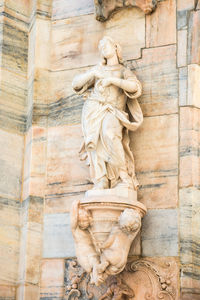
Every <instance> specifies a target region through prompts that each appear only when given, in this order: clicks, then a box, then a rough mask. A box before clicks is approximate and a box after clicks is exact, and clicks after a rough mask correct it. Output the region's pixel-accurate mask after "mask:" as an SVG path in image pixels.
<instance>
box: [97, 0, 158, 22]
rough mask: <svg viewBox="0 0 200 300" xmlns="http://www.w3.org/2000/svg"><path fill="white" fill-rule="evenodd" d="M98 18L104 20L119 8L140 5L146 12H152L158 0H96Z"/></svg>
mask: <svg viewBox="0 0 200 300" xmlns="http://www.w3.org/2000/svg"><path fill="white" fill-rule="evenodd" d="M94 5H95V11H96V19H97V20H98V21H101V22H104V21H106V20H108V18H109V17H110V16H111V15H112V14H113V13H114V12H116V11H117V10H119V9H121V8H123V7H134V6H136V7H139V8H140V9H142V10H143V11H144V13H145V14H150V13H152V12H153V11H154V10H155V9H156V6H157V0H94Z"/></svg>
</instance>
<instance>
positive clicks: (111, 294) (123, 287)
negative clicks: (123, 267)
mask: <svg viewBox="0 0 200 300" xmlns="http://www.w3.org/2000/svg"><path fill="white" fill-rule="evenodd" d="M133 297H134V292H133V290H132V289H131V288H130V287H129V286H128V285H127V284H125V283H124V282H123V281H122V279H121V278H120V277H116V278H114V280H113V282H112V283H111V285H110V286H109V288H108V289H107V291H106V293H105V294H104V295H102V296H101V297H100V298H99V300H129V299H133Z"/></svg>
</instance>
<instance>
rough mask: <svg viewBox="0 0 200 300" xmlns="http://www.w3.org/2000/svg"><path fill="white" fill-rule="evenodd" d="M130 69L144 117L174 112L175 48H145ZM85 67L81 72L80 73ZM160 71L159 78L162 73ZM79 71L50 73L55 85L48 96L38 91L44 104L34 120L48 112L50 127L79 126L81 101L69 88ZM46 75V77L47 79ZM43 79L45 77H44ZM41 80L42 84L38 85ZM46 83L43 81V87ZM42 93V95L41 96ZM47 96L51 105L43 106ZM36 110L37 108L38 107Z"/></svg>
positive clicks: (176, 78)
mask: <svg viewBox="0 0 200 300" xmlns="http://www.w3.org/2000/svg"><path fill="white" fill-rule="evenodd" d="M128 66H129V67H130V68H135V73H136V75H137V76H138V78H139V79H140V81H141V82H142V86H143V93H142V97H140V104H141V107H142V111H143V113H144V115H161V114H166V113H167V114H169V113H174V112H177V102H178V72H177V69H176V48H175V47H174V46H166V47H158V48H156V49H155V48H154V49H146V50H143V52H142V59H140V60H138V61H136V63H135V61H132V62H128ZM87 69H88V68H83V69H81V71H82V72H84V71H86V70H87ZM161 70H162V75H160V74H161ZM78 72H80V70H79V69H74V70H66V71H62V72H53V73H52V75H51V76H52V77H51V78H52V79H51V80H52V82H55V81H56V82H57V84H56V86H55V87H54V91H53V93H51V96H50V94H49V92H48V93H45V91H44V90H43V89H42V90H41V94H40V95H41V96H39V97H40V99H42V97H44V104H42V103H41V100H39V97H38V101H40V103H41V105H40V107H41V109H40V110H39V109H38V110H37V113H38V115H37V117H34V120H36V118H37V122H38V121H39V119H41V118H43V116H44V118H45V114H47V113H48V112H49V115H48V123H49V126H51V127H52V126H57V125H64V124H79V123H80V121H81V111H82V106H83V102H84V100H83V99H82V98H81V97H80V96H77V95H75V94H74V92H73V91H72V88H71V82H72V79H73V77H74V76H75V75H76V74H77V73H78ZM43 76H45V78H48V74H47V75H45V74H44V73H43V72H42V73H41V77H40V78H42V77H43ZM46 76H47V77H46ZM43 78H44V77H43ZM42 84H43V81H41V85H42ZM45 86H46V87H48V83H47V82H45V79H44V85H43V87H44V88H45ZM44 94H45V96H44ZM48 97H49V102H50V105H49V107H47V105H45V101H46V100H45V99H47V98H48ZM38 108H39V106H38Z"/></svg>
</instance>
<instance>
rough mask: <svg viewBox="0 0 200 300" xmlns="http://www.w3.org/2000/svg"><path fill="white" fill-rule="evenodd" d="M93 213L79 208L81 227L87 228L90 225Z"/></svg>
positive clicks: (79, 223)
mask: <svg viewBox="0 0 200 300" xmlns="http://www.w3.org/2000/svg"><path fill="white" fill-rule="evenodd" d="M90 219H91V214H90V212H89V211H88V210H86V209H84V208H79V210H78V225H79V227H80V228H81V229H87V228H88V227H89V226H90Z"/></svg>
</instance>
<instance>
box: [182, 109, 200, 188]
mask: <svg viewBox="0 0 200 300" xmlns="http://www.w3.org/2000/svg"><path fill="white" fill-rule="evenodd" d="M199 131H200V110H199V109H197V108H192V107H181V109H180V187H187V186H196V187H198V186H199V185H200V176H199V174H200V173H199V172H200V156H199V142H200V139H199Z"/></svg>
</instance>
